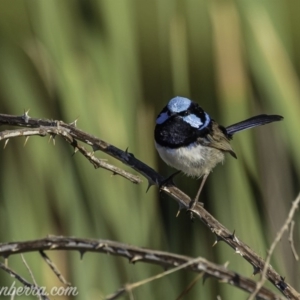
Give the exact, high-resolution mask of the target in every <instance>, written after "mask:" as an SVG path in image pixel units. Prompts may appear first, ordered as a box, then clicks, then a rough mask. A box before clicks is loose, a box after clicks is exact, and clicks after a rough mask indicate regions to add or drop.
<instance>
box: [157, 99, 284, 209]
mask: <svg viewBox="0 0 300 300" xmlns="http://www.w3.org/2000/svg"><path fill="white" fill-rule="evenodd" d="M282 119H283V117H282V116H278V115H258V116H255V117H252V118H249V119H247V120H244V121H241V122H238V123H235V124H233V125H231V126H228V127H223V126H221V125H219V124H218V123H217V122H216V121H214V120H213V119H211V118H210V116H209V115H208V114H207V113H206V112H205V111H204V110H203V109H202V108H201V107H200V106H199V105H198V104H197V103H195V102H193V101H191V100H189V99H188V98H184V97H175V98H173V99H171V100H170V101H169V103H168V104H167V105H166V106H165V107H164V108H163V110H162V111H161V112H160V114H159V115H158V117H157V119H156V126H155V131H154V137H155V147H156V149H157V151H158V153H159V155H160V157H161V158H162V159H163V160H164V161H165V162H166V163H167V164H168V165H170V166H172V167H173V168H175V169H177V170H179V171H182V172H183V173H185V174H186V175H189V176H193V177H198V178H200V177H202V181H201V184H200V187H199V189H198V192H197V194H196V197H195V198H194V200H193V201H191V203H190V210H193V209H194V207H195V205H196V203H197V202H198V199H199V196H200V193H201V190H202V188H203V186H204V183H205V181H206V179H207V177H208V175H209V173H210V172H211V171H212V169H213V168H214V167H215V166H216V165H217V164H218V163H220V162H222V161H223V160H224V154H225V153H226V152H227V153H229V154H231V155H232V156H233V157H234V158H237V156H236V154H235V152H234V150H233V149H232V147H231V145H230V140H231V139H232V136H233V135H234V134H235V133H236V132H239V131H242V130H245V129H249V128H253V127H256V126H261V125H265V124H268V123H272V122H276V121H280V120H282Z"/></svg>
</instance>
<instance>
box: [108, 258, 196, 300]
mask: <svg viewBox="0 0 300 300" xmlns="http://www.w3.org/2000/svg"><path fill="white" fill-rule="evenodd" d="M200 260H202V259H199V258H195V259H192V260H190V261H188V262H186V263H184V264H182V265H180V266H178V267H176V268H173V269H171V270H168V271H165V272H162V273H160V274H157V275H154V276H152V277H149V278H146V279H143V280H140V281H137V282H135V283H131V284H126V285H125V286H124V287H123V288H121V289H119V290H117V291H116V292H115V293H113V294H111V295H109V296H107V297H106V298H105V300H114V299H117V298H119V297H120V296H122V295H123V294H124V293H125V292H127V293H129V292H130V291H132V290H133V289H135V288H137V287H139V286H142V285H144V284H146V283H149V282H151V281H154V280H157V279H160V278H162V277H165V276H167V275H170V274H172V273H174V272H177V271H179V270H181V269H184V268H186V267H188V266H190V265H192V264H197V263H198V262H199V261H200Z"/></svg>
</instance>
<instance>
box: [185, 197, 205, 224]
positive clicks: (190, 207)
mask: <svg viewBox="0 0 300 300" xmlns="http://www.w3.org/2000/svg"><path fill="white" fill-rule="evenodd" d="M197 204H199V205H201V206H204V203H203V202H199V201H198V199H194V200H192V201H191V202H190V205H189V208H188V209H187V211H186V212H187V213H189V214H190V218H191V220H193V219H195V216H194V214H195V210H194V209H195V207H196V206H197Z"/></svg>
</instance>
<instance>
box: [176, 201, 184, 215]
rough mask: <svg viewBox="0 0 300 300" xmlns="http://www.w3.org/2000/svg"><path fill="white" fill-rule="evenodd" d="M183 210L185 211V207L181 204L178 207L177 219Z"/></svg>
mask: <svg viewBox="0 0 300 300" xmlns="http://www.w3.org/2000/svg"><path fill="white" fill-rule="evenodd" d="M182 209H184V206H183V205H182V204H181V203H180V202H179V207H178V211H177V214H176V218H177V217H178V216H179V214H180V212H181V210H182Z"/></svg>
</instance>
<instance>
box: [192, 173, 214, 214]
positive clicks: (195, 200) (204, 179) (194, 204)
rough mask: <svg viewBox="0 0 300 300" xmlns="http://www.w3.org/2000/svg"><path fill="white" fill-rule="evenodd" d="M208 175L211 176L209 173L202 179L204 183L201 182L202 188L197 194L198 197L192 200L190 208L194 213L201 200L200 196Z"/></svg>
mask: <svg viewBox="0 0 300 300" xmlns="http://www.w3.org/2000/svg"><path fill="white" fill-rule="evenodd" d="M208 175H209V173H207V174H204V176H203V178H202V181H201V184H200V187H199V189H198V192H197V194H196V197H195V199H194V200H192V201H191V202H190V208H189V211H193V209H194V208H195V206H196V205H197V203H198V200H199V196H200V194H201V191H202V189H203V186H204V183H205V181H206V179H207V177H208Z"/></svg>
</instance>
